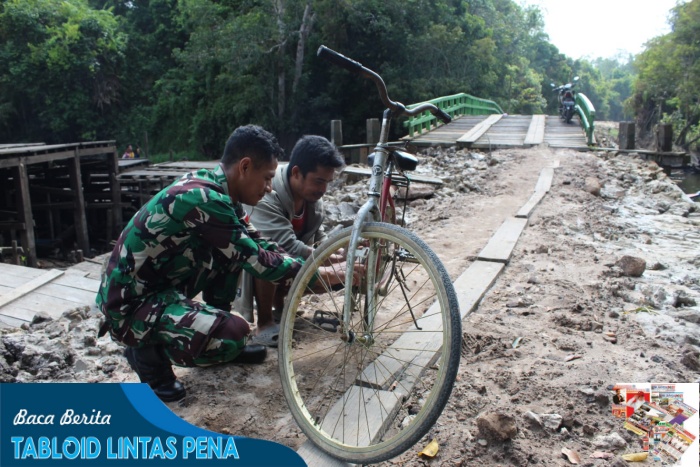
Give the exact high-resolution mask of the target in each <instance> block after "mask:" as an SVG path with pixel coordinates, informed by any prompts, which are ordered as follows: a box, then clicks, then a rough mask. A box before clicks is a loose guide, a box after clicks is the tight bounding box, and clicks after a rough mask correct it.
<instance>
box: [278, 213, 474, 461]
mask: <svg viewBox="0 0 700 467" xmlns="http://www.w3.org/2000/svg"><path fill="white" fill-rule="evenodd" d="M370 225H371V224H370ZM385 225H386V224H378V227H376V230H372V231H368V232H364V231H363V233H362V238H361V241H362V242H366V243H364V244H366V245H374V247H377V248H379V249H380V252H379V254H378V255H377V258H378V259H377V262H378V263H375V264H379V263H383V264H387V267H388V268H390V269H384V271H385V273H377V278H376V280H377V281H378V282H377V284H378V283H379V281H382V280H387V277H389V276H388V275H387V274H389V275H390V276H391V278H390V279H389V281H390V282H389V283H388V284H389V286H388V287H387V288H386V290H385V291H384V292H383V293H382V294H381V295H379V293H378V289H377V284H367V283H366V282H364V283H363V284H362V285H361V286H359V287H358V286H354V287H353V291H352V297H353V304H352V306H353V310H349V311H350V312H349V313H347V314H348V317H349V319H348V321H347V322H345V323H343V319H344V313H343V311H344V310H343V307H344V299H345V296H344V290H333V289H337V287H331V286H330V285H329V284H328V283H327V282H321V283H317V284H316V285H313V286H310V282H311V281H312V280H314V279H313V277H314V276H313V272H312V269H313V268H317V267H320V265H322V264H326V261H327V259H328V258H329V257H330V256H331V255H333V254H335V253H336V252H337V251H338V249H340V248H347V245H348V244H349V235H350V229H346V230H345V231H341V233H339V234H338V237H337V239H336V240H335V241H333V242H327V243H325V244H324V245H322V246H321V247H320V248H319V250H318V253H317V254H315V255H314V258H313V262H312V263H309V264H308V265H305V268H308V269H306V270H302V273H300V275H301V278H297V282H301V283H299V284H297V282H295V284H296V290H306V291H310V290H311V289H314V290H316V292H313V293H309V294H306V295H304V294H302V293H294V294H292V296H291V299H290V302H289V304H288V307H287V309H286V311H285V313H284V316H283V320H284V322H283V323H282V324H281V328H282V330H281V333H280V369H281V374H282V381H283V387H284V388H285V396H286V397H287V399H288V401H289V402H290V408H291V409H292V414H293V415H294V418H295V420H297V422H298V423H299V424H300V426H301V427H302V429H303V430H304V433H305V434H306V435H307V436H309V437H310V438H311V439H312V440H313V441H314V442H316V443H317V444H319V446H321V447H323V448H324V450H326V449H329V450H330V451H329V452H333V453H337V454H336V455H341V454H340V453H342V456H343V458H344V459H353V460H355V461H358V462H362V460H366V459H373V460H376V459H380V458H383V456H386V455H388V454H387V453H392V452H393V453H395V452H398V451H400V450H401V449H405V447H403V445H404V444H405V443H407V442H409V441H410V440H414V441H417V438H419V437H420V436H421V434H422V433H424V432H425V431H426V430H427V429H429V427H430V425H431V424H432V423H433V421H434V420H435V419H436V418H437V416H438V415H439V411H440V410H441V406H444V404H445V402H446V397H447V395H449V390H450V388H451V378H452V375H453V374H456V365H457V364H458V363H456V362H458V360H459V348H460V347H459V339H460V338H461V333H460V332H459V331H458V330H456V329H454V326H455V322H456V321H455V319H454V317H455V316H457V317H458V316H459V311H458V309H457V306H456V299H454V297H453V296H451V295H448V294H446V293H445V290H446V287H451V284H450V282H449V278H448V277H447V276H446V274H445V273H444V268H443V269H442V270H439V269H438V267H437V266H435V263H434V261H433V260H432V259H430V258H431V257H430V256H429V254H428V253H426V251H429V249H428V248H427V246H425V245H424V244H422V243H418V241H417V240H416V239H415V238H414V237H411V236H410V235H409V234H408V233H406V231H405V230H404V229H401V228H398V227H394V226H388V227H384V226H385ZM371 247H372V246H370V248H371ZM430 254H431V253H430ZM390 255H391V256H390ZM399 255H400V256H399ZM409 257H410V258H414V260H412V261H411V262H410V263H407V262H406V261H405V260H404V259H405V258H409ZM364 258H367V256H364ZM366 261H367V260H366V259H365V262H366ZM367 267H370V266H367ZM439 271H442V272H439ZM380 276H381V277H380ZM294 287H295V286H293V289H294ZM370 294H373V295H370ZM370 299H372V300H374V305H373V307H374V308H375V309H374V310H369V309H368V303H371V302H372V300H370ZM321 312H323V313H325V314H320V313H321ZM370 312H371V313H373V315H370V314H369V313H370ZM297 314H299V315H300V317H297ZM334 317H335V318H334ZM319 319H320V320H319ZM324 319H325V321H324ZM369 322H371V323H372V324H371V326H370V325H368V323H369ZM416 323H418V326H420V328H416ZM336 324H337V326H335V325H336ZM332 326H335V327H336V329H335V331H336V332H329V331H333V330H334V329H332ZM443 328H445V329H443ZM446 348H447V349H449V351H447V352H446V351H445V349H446ZM455 351H456V354H457V355H456V356H455V355H454V353H455ZM448 373H449V375H448ZM285 375H287V376H285ZM403 433H408V435H403ZM353 456H357V457H353Z"/></svg>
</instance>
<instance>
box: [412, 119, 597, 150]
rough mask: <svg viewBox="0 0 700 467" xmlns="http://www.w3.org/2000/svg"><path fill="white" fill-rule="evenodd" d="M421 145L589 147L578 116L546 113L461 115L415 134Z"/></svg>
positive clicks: (585, 148)
mask: <svg viewBox="0 0 700 467" xmlns="http://www.w3.org/2000/svg"><path fill="white" fill-rule="evenodd" d="M402 139H403V140H410V141H411V142H412V143H413V144H415V145H418V146H438V145H441V146H457V147H467V148H478V149H496V148H510V147H530V146H534V145H538V144H542V143H544V144H547V145H549V146H551V147H556V148H571V149H577V150H588V145H587V144H586V134H585V133H584V131H583V130H582V129H581V126H580V124H579V122H578V119H577V118H574V120H573V121H572V122H571V123H569V124H566V123H564V122H563V121H561V119H560V118H559V117H552V116H546V115H471V116H461V117H458V118H456V119H454V120H453V121H452V122H451V123H448V124H447V125H441V126H439V127H437V128H435V129H433V130H430V131H426V132H424V133H422V134H420V135H417V136H414V137H412V138H411V137H408V136H406V137H404V138H402Z"/></svg>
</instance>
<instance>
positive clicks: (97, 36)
mask: <svg viewBox="0 0 700 467" xmlns="http://www.w3.org/2000/svg"><path fill="white" fill-rule="evenodd" d="M125 45H126V37H125V36H124V35H123V34H121V33H120V32H119V30H118V24H117V21H116V19H115V18H114V16H113V15H112V13H111V12H109V11H107V10H93V9H91V8H90V7H89V6H88V4H87V2H86V1H85V0H62V1H61V0H6V1H5V2H4V3H3V4H2V5H1V6H0V141H8V142H18V141H27V142H38V141H43V142H47V143H50V142H65V141H79V140H94V139H97V138H108V137H109V136H111V134H110V133H111V132H110V127H109V123H108V122H109V120H110V118H112V117H113V116H114V114H115V111H116V110H117V107H118V104H119V99H120V91H121V82H120V79H119V74H120V72H121V70H122V68H123V64H124V63H123V58H124V55H123V52H124V48H125Z"/></svg>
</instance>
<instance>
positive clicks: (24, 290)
mask: <svg viewBox="0 0 700 467" xmlns="http://www.w3.org/2000/svg"><path fill="white" fill-rule="evenodd" d="M60 275H63V271H59V270H58V269H51V270H50V271H48V272H46V273H44V274H42V275H41V276H39V277H37V278H34V279H32V280H30V281H29V282H27V283H25V284H24V285H21V286H19V287H17V288H16V289H14V290H13V291H12V292H11V293H9V294H5V295H3V296H1V297H0V308H2V307H3V306H5V305H7V304H8V303H10V302H13V301H15V300H17V299H18V298H21V297H22V296H24V295H26V294H28V293H29V292H31V291H33V290H36V289H38V288H39V287H41V286H42V285H44V284H46V283H47V282H51V281H52V280H54V279H55V278H57V277H58V276H60Z"/></svg>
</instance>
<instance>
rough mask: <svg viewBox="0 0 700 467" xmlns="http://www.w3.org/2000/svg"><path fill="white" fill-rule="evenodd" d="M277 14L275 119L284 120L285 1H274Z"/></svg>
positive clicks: (285, 105)
mask: <svg viewBox="0 0 700 467" xmlns="http://www.w3.org/2000/svg"><path fill="white" fill-rule="evenodd" d="M274 2H275V11H276V12H277V32H278V34H279V47H278V49H277V118H279V119H282V118H284V114H285V111H286V107H287V91H286V81H287V75H286V72H285V70H284V58H285V57H284V52H285V44H286V43H287V33H286V28H285V25H284V12H285V0H274Z"/></svg>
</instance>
